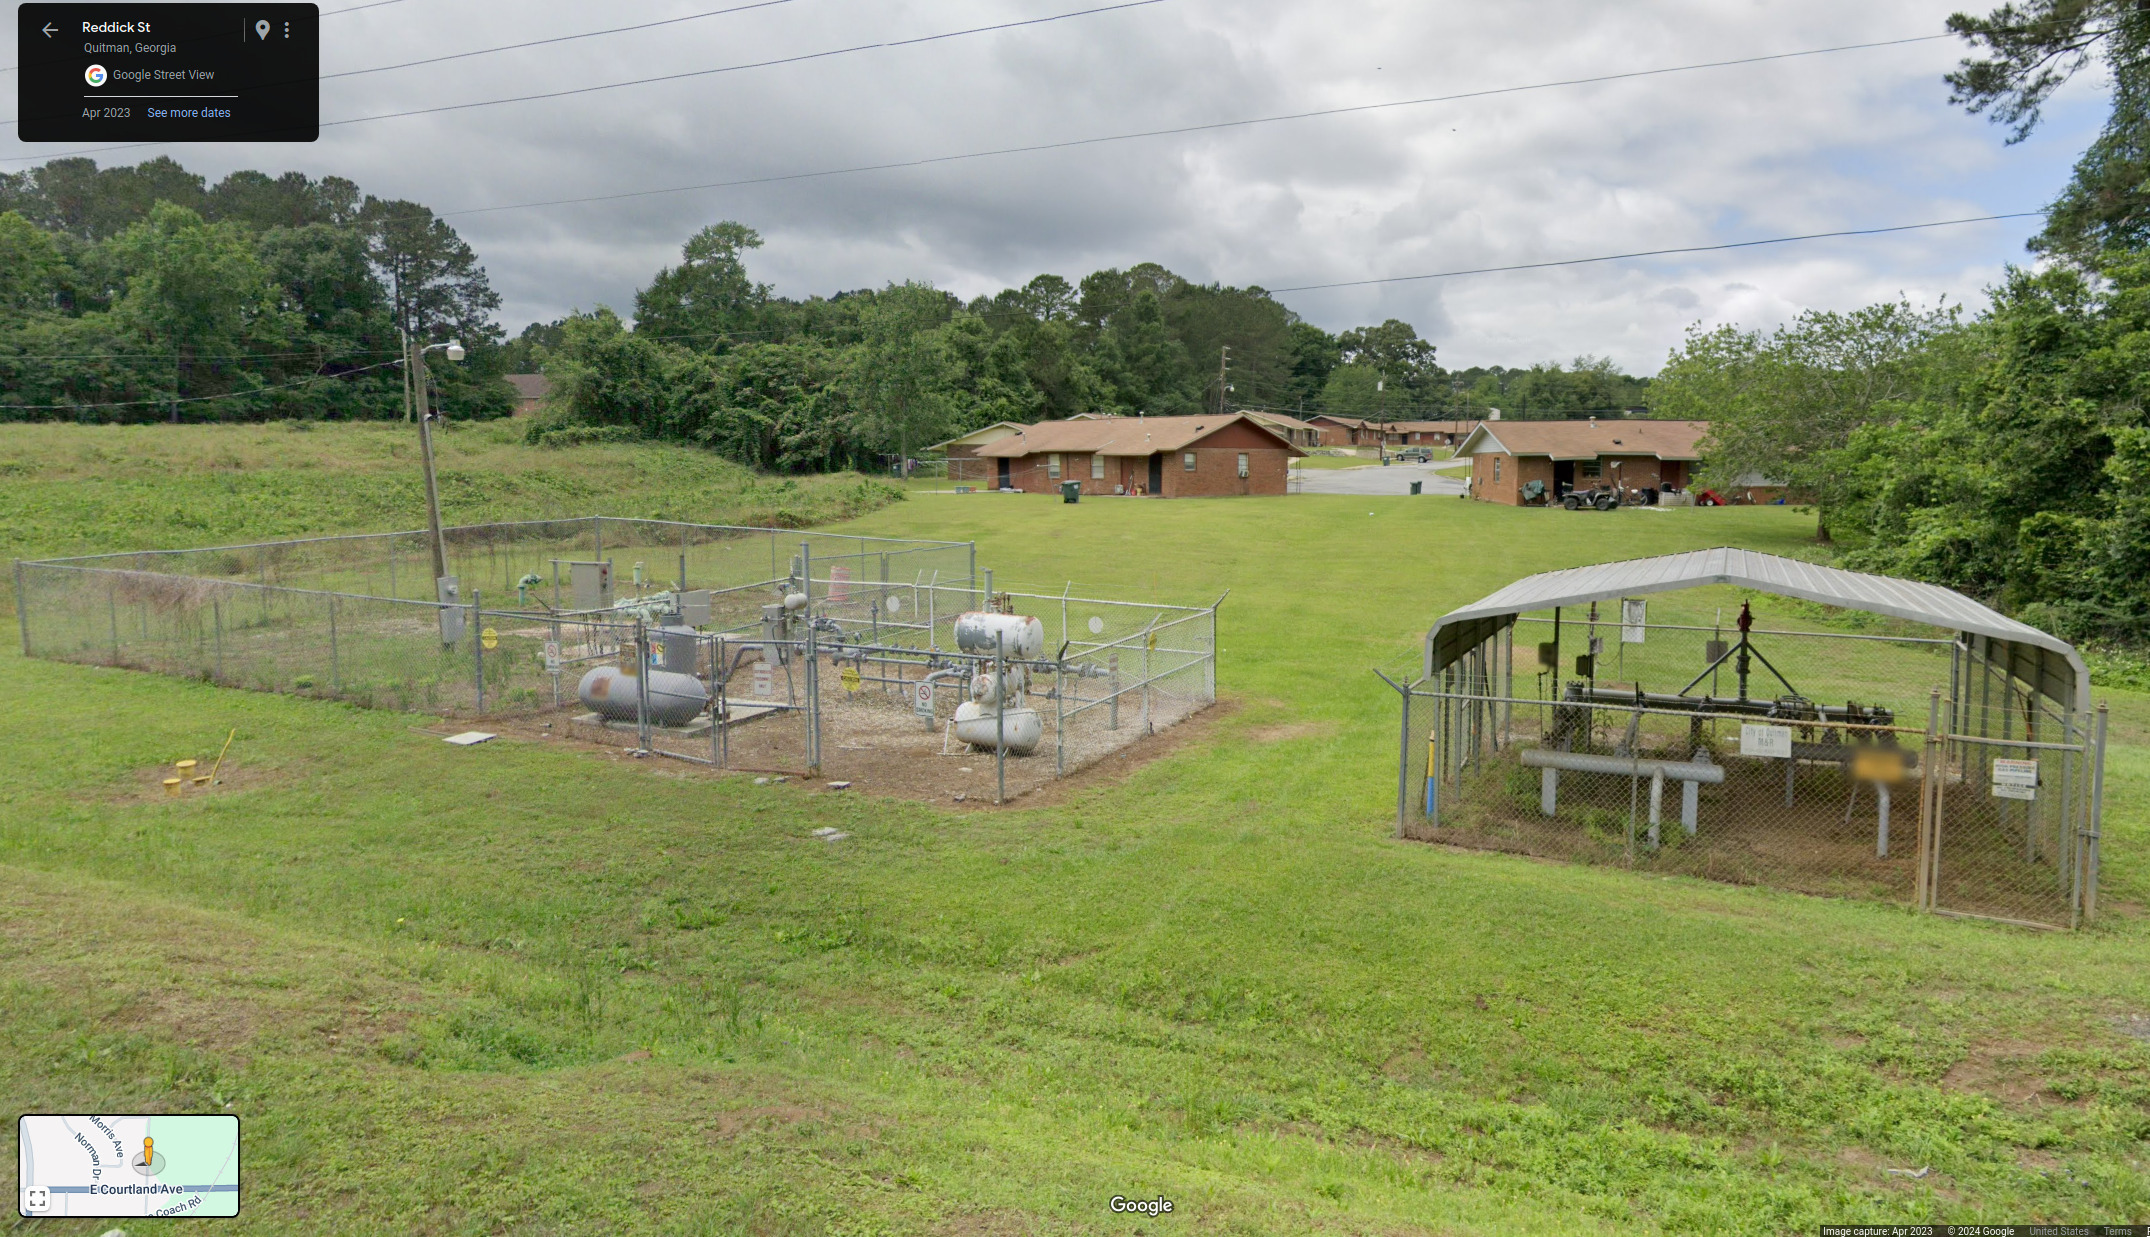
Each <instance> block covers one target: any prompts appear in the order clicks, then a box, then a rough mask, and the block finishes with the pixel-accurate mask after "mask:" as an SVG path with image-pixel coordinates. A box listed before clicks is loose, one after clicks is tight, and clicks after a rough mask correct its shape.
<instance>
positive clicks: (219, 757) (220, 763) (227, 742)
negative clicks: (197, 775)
mask: <svg viewBox="0 0 2150 1237" xmlns="http://www.w3.org/2000/svg"><path fill="white" fill-rule="evenodd" d="M238 735H239V728H238V727H237V726H234V727H232V728H231V733H230V734H228V735H225V736H224V746H222V747H220V748H218V749H217V754H216V767H215V768H213V769H211V770H209V780H210V781H212V782H214V781H215V780H216V779H217V775H218V774H219V773H222V772H223V771H224V753H226V752H228V751H230V750H231V741H232V740H233V739H235V738H237V737H238Z"/></svg>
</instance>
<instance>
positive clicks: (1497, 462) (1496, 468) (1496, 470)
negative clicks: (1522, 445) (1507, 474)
mask: <svg viewBox="0 0 2150 1237" xmlns="http://www.w3.org/2000/svg"><path fill="white" fill-rule="evenodd" d="M1493 479H1494V480H1495V481H1498V480H1500V479H1501V457H1499V456H1497V455H1496V456H1494V457H1493Z"/></svg>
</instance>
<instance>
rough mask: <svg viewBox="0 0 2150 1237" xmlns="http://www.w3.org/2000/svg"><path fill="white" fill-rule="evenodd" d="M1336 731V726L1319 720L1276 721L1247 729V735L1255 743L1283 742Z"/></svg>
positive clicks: (1313, 737)
mask: <svg viewBox="0 0 2150 1237" xmlns="http://www.w3.org/2000/svg"><path fill="white" fill-rule="evenodd" d="M1335 733H1336V727H1334V726H1329V725H1324V724H1323V723H1321V722H1276V723H1272V724H1271V725H1267V726H1256V727H1254V728H1253V729H1251V730H1249V731H1247V737H1248V738H1249V739H1252V740H1253V741H1255V742H1256V743H1283V742H1285V741H1287V740H1290V739H1315V738H1321V737H1324V736H1327V735H1333V734H1335Z"/></svg>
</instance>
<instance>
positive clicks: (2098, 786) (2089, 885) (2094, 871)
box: [2082, 701, 2106, 923]
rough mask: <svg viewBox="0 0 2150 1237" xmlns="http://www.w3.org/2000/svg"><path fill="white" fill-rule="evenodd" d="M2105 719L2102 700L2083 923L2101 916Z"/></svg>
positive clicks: (2087, 837) (2086, 851)
mask: <svg viewBox="0 0 2150 1237" xmlns="http://www.w3.org/2000/svg"><path fill="white" fill-rule="evenodd" d="M2105 721H2106V706H2105V703H2104V702H2103V701H2100V702H2099V703H2098V720H2097V723H2096V725H2095V728H2094V731H2093V736H2092V742H2093V743H2094V744H2095V745H2096V749H2095V750H2094V751H2093V752H2092V754H2091V758H2090V759H2091V765H2090V830H2089V832H2088V833H2087V834H2086V835H2085V836H2084V838H2083V909H2082V916H2083V918H2082V922H2084V923H2089V922H2090V921H2091V920H2093V919H2096V918H2097V917H2098V838H2099V836H2100V835H2101V834H2102V833H2103V832H2104V830H2103V828H2102V822H2103V820H2104V818H2105Z"/></svg>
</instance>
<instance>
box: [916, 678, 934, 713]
mask: <svg viewBox="0 0 2150 1237" xmlns="http://www.w3.org/2000/svg"><path fill="white" fill-rule="evenodd" d="M911 692H912V704H911V708H912V710H913V711H915V712H916V713H917V714H918V715H919V716H920V717H923V718H926V719H928V720H931V719H932V717H933V684H931V683H928V682H926V681H925V680H924V679H920V680H919V681H918V685H917V686H916V687H913V688H912V689H911Z"/></svg>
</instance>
